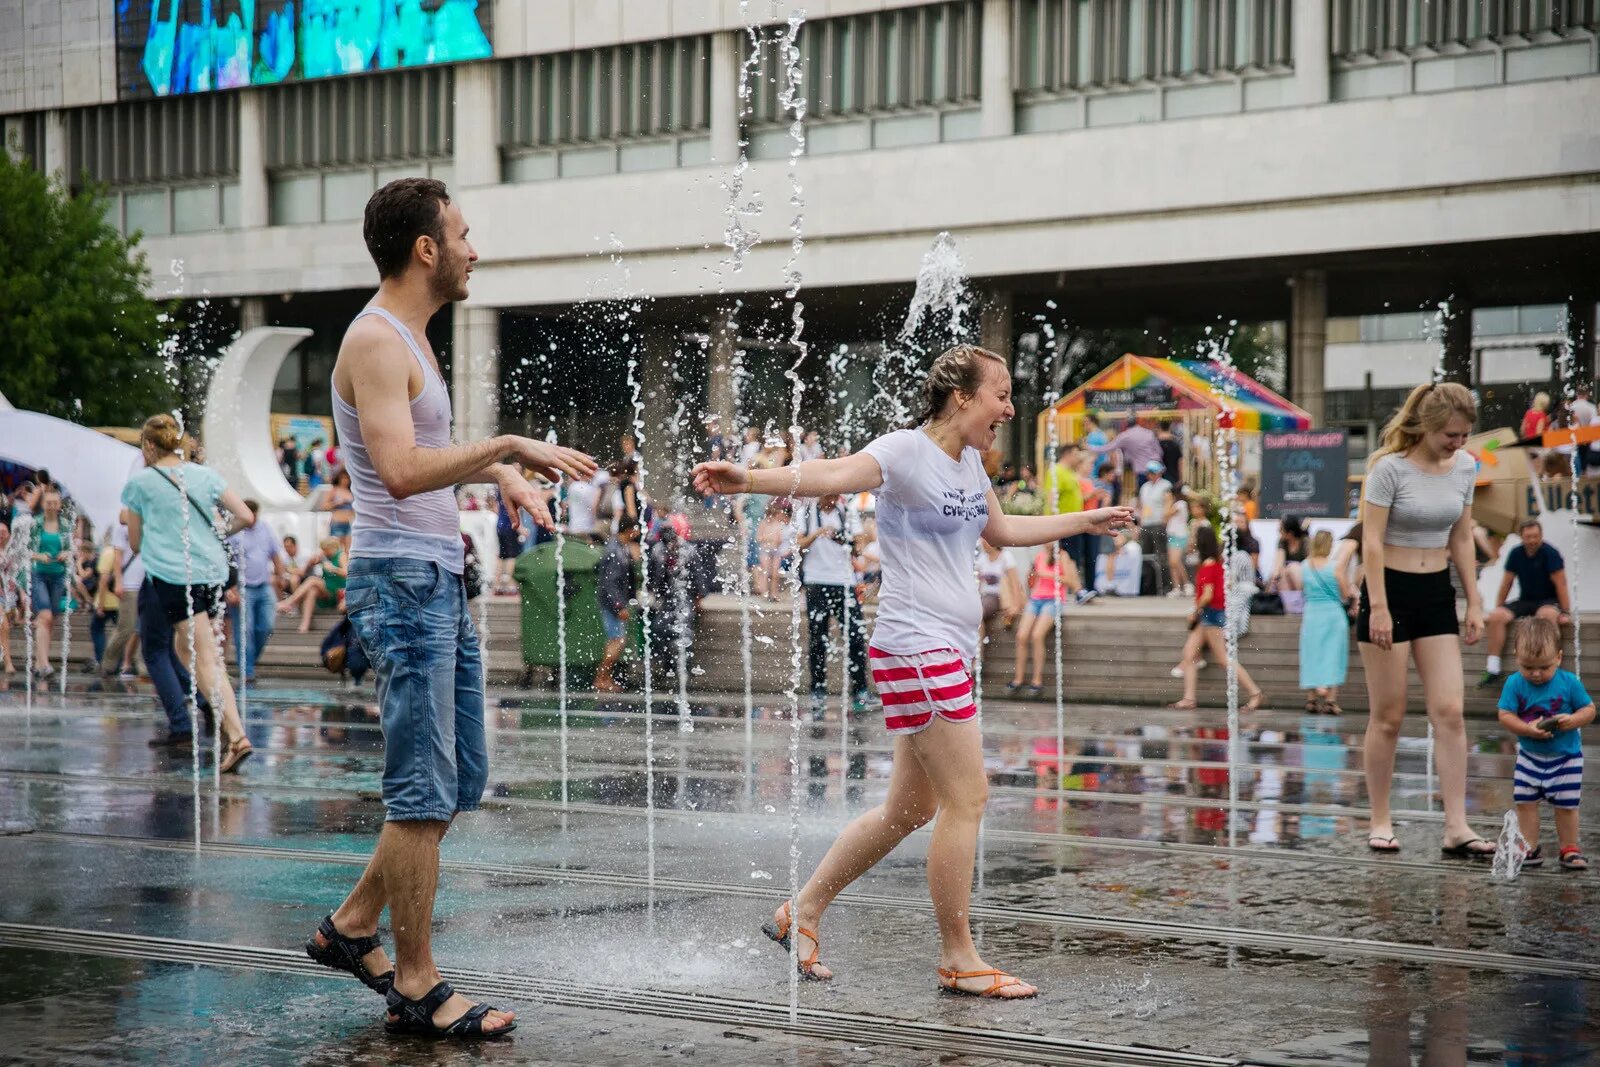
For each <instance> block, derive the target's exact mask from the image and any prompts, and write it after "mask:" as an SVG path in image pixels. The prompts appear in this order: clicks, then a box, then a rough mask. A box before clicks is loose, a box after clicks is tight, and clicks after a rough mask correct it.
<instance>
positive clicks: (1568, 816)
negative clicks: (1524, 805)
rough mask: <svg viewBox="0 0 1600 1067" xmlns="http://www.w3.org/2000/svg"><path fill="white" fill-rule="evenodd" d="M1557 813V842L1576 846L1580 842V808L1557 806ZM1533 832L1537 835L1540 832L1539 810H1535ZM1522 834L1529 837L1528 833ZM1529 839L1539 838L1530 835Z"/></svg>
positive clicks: (1570, 846) (1569, 846)
mask: <svg viewBox="0 0 1600 1067" xmlns="http://www.w3.org/2000/svg"><path fill="white" fill-rule="evenodd" d="M1555 813H1556V843H1557V844H1558V845H1559V846H1560V847H1561V848H1576V847H1577V844H1578V809H1577V808H1556V809H1555ZM1518 814H1519V815H1520V814H1521V813H1520V812H1519V813H1518ZM1533 832H1534V834H1535V835H1537V834H1538V832H1539V829H1538V813H1537V811H1535V814H1534V831H1533ZM1522 836H1523V837H1528V835H1527V834H1526V833H1524V834H1523V835H1522ZM1528 840H1529V841H1536V840H1538V838H1537V836H1535V837H1528Z"/></svg>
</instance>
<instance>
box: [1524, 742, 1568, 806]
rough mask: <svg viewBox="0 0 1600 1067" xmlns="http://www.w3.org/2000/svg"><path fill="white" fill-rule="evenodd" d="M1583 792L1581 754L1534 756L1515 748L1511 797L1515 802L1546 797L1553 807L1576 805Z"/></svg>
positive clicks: (1536, 801)
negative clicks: (1515, 759) (1515, 762)
mask: <svg viewBox="0 0 1600 1067" xmlns="http://www.w3.org/2000/svg"><path fill="white" fill-rule="evenodd" d="M1582 795H1583V753H1582V752H1573V753H1569V754H1567V755H1560V756H1535V755H1533V754H1532V753H1530V752H1526V751H1523V750H1520V749H1519V750H1518V751H1517V768H1516V770H1515V771H1514V772H1513V773H1512V786H1511V798H1512V799H1513V800H1515V801H1516V802H1517V803H1518V804H1537V803H1538V802H1539V801H1541V800H1548V801H1549V802H1550V804H1551V806H1552V807H1557V808H1575V807H1577V806H1578V800H1579V798H1580V797H1582Z"/></svg>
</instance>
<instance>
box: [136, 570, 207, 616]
mask: <svg viewBox="0 0 1600 1067" xmlns="http://www.w3.org/2000/svg"><path fill="white" fill-rule="evenodd" d="M146 580H147V581H148V582H149V583H150V588H151V589H152V590H154V591H155V594H156V603H157V604H159V605H161V614H163V615H165V616H166V617H167V621H168V622H170V623H171V624H172V625H174V626H176V625H178V623H180V622H182V621H183V620H185V619H187V618H188V617H189V616H191V615H202V614H203V615H210V616H213V617H215V616H218V615H221V614H222V609H223V607H224V604H223V600H222V594H223V588H222V586H221V585H220V584H219V585H199V584H196V585H174V584H172V583H171V582H163V581H162V580H161V579H160V578H157V577H156V576H155V575H150V576H148V577H147V578H146Z"/></svg>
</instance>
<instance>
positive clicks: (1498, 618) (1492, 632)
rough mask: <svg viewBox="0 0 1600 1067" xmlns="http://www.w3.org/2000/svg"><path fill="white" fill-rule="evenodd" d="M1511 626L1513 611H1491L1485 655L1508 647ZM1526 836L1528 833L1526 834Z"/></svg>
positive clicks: (1485, 637) (1487, 627)
mask: <svg viewBox="0 0 1600 1067" xmlns="http://www.w3.org/2000/svg"><path fill="white" fill-rule="evenodd" d="M1510 627H1511V612H1509V611H1507V610H1506V609H1505V608H1495V609H1494V610H1493V611H1491V612H1489V617H1488V619H1486V620H1485V625H1484V642H1483V651H1484V654H1485V655H1489V656H1498V655H1499V654H1500V650H1501V649H1503V648H1505V647H1506V631H1507V630H1508V629H1510ZM1524 836H1526V835H1524Z"/></svg>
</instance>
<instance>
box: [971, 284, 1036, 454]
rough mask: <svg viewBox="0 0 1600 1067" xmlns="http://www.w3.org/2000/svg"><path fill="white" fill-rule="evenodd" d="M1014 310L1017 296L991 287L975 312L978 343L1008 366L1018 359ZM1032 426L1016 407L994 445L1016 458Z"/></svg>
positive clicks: (1029, 419)
mask: <svg viewBox="0 0 1600 1067" xmlns="http://www.w3.org/2000/svg"><path fill="white" fill-rule="evenodd" d="M1015 309H1016V299H1015V297H1014V295H1013V294H1012V292H1011V290H1010V289H1001V288H999V287H994V288H988V289H985V290H983V293H982V304H981V305H980V310H979V312H978V344H980V345H982V346H983V347H984V348H987V349H988V350H989V351H991V352H993V353H994V354H995V355H997V356H999V357H1000V358H1001V359H1004V360H1005V361H1006V366H1008V367H1014V366H1016V362H1017V359H1016V357H1017V352H1016V334H1015V333H1014V332H1013V331H1014V330H1015V325H1014V322H1013V318H1014V313H1015ZM1032 426H1033V420H1032V418H1031V417H1028V416H1025V415H1024V413H1023V412H1022V411H1020V410H1019V411H1018V412H1017V417H1016V418H1014V419H1012V420H1011V425H1010V426H1009V428H1006V429H1003V430H1001V432H1000V434H999V436H998V437H997V438H996V441H995V444H996V445H997V446H998V447H999V449H1000V451H1001V452H1002V453H1004V454H1005V456H1006V458H1008V459H1015V458H1016V457H1017V456H1020V455H1023V454H1024V450H1025V448H1026V445H1027V441H1028V434H1029V432H1030V430H1031V429H1032Z"/></svg>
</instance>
